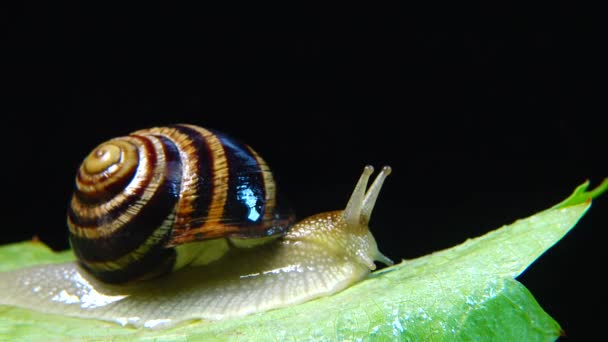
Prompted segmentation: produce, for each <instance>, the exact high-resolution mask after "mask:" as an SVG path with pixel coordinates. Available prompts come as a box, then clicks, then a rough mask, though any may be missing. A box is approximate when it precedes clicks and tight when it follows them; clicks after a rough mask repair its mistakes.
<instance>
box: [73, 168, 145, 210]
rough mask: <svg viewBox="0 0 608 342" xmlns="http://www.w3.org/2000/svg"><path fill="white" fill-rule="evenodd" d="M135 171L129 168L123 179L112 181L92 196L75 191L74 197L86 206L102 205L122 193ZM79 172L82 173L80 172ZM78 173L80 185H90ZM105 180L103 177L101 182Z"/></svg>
mask: <svg viewBox="0 0 608 342" xmlns="http://www.w3.org/2000/svg"><path fill="white" fill-rule="evenodd" d="M119 167H122V165H120V166H119ZM136 170H137V168H136V167H134V168H131V170H129V172H128V173H127V174H126V175H125V177H122V178H121V179H117V180H114V181H113V182H112V183H111V184H109V186H107V187H106V188H105V189H104V190H103V191H98V192H96V193H94V194H87V193H84V192H82V191H79V190H76V191H75V192H74V196H76V198H77V199H78V201H80V202H82V203H86V204H91V205H93V204H98V203H102V202H107V201H108V200H109V199H111V198H112V197H114V196H116V195H117V194H119V193H120V192H121V191H123V190H124V189H125V188H126V187H127V185H129V183H130V182H131V180H133V177H134V176H135V171H136ZM80 172H82V171H80ZM80 172H78V175H77V177H78V179H79V181H80V182H81V183H82V184H91V183H88V182H86V181H84V180H82V178H81V176H80ZM110 176H111V175H110ZM106 178H107V177H104V179H103V180H105V179H106ZM100 181H102V180H100Z"/></svg>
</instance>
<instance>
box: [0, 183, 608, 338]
mask: <svg viewBox="0 0 608 342" xmlns="http://www.w3.org/2000/svg"><path fill="white" fill-rule="evenodd" d="M587 186H588V183H585V184H583V185H581V186H579V187H578V188H577V189H576V190H575V192H574V193H573V195H571V196H570V197H569V198H568V199H566V200H565V201H563V202H561V203H560V204H558V205H556V206H554V207H552V208H550V209H548V210H545V211H542V212H540V213H537V214H536V215H534V216H531V217H529V218H526V219H522V220H518V221H516V222H514V223H513V224H511V225H508V226H504V227H502V228H500V229H497V230H495V231H492V232H490V233H488V234H486V235H483V236H481V237H478V238H475V239H470V240H467V241H466V242H464V243H463V244H461V245H458V246H455V247H453V248H450V249H447V250H443V251H440V252H436V253H432V254H430V255H426V256H424V257H421V258H418V259H413V260H406V261H402V262H401V263H399V264H398V265H395V266H393V267H389V268H386V269H383V270H381V271H378V272H375V273H373V274H372V275H371V276H370V278H369V279H367V280H365V281H363V282H361V283H359V284H357V285H355V286H352V287H350V288H348V289H346V290H344V291H342V292H340V293H338V294H336V295H333V296H330V297H326V298H321V299H317V300H313V301H310V302H308V303H304V304H301V305H297V306H293V307H289V308H285V309H279V310H273V311H269V312H266V313H260V314H255V315H250V316H247V317H244V318H241V319H234V320H227V321H221V322H215V323H206V322H194V323H188V324H184V325H182V326H178V327H175V328H171V329H168V330H160V331H158V330H145V329H141V330H137V329H133V328H126V327H121V326H118V325H116V324H112V323H107V322H99V321H92V320H83V319H77V318H69V317H63V316H58V315H49V314H42V313H37V312H34V311H29V310H25V309H20V308H14V307H7V306H0V340H5V339H6V340H15V339H27V340H65V339H79V340H80V339H103V340H107V339H112V340H118V341H120V340H157V339H158V340H162V341H184V340H190V339H196V340H198V339H200V340H207V341H224V340H315V341H316V340H321V341H322V340H339V341H343V340H367V339H370V340H420V339H424V340H433V341H453V340H480V339H484V340H525V341H529V340H541V341H544V340H548V341H551V340H555V339H556V338H557V337H558V336H559V335H560V331H561V330H560V326H559V325H558V324H557V323H556V322H555V321H554V320H553V319H552V318H551V317H550V316H549V315H548V314H547V313H545V312H544V310H543V309H542V308H541V307H540V306H539V304H538V303H537V302H536V301H535V299H534V297H533V296H532V294H530V292H529V291H528V290H527V289H526V288H525V287H524V286H523V285H522V284H521V283H519V282H518V281H516V280H515V279H514V278H515V277H516V276H518V275H519V274H520V273H521V272H523V271H524V270H525V269H526V268H527V267H528V266H529V265H530V264H531V263H532V262H534V260H535V259H536V258H538V257H539V256H540V255H542V254H543V253H544V252H545V251H546V250H547V249H548V248H550V247H551V246H552V245H553V244H555V243H556V242H557V241H559V240H560V239H561V238H562V237H563V236H564V235H565V234H566V233H567V232H568V231H569V230H570V229H571V228H572V227H574V225H576V223H577V222H578V220H579V219H580V218H581V217H582V216H583V215H584V214H585V212H586V211H587V210H588V208H589V207H590V206H591V201H590V198H593V197H597V196H598V195H599V194H600V193H601V192H603V191H605V190H606V189H607V188H608V182H606V181H605V182H604V183H602V185H601V186H600V187H599V188H598V189H599V190H598V189H596V190H594V191H591V192H586V189H587ZM71 258H72V256H71V254H70V253H68V252H62V253H54V252H52V251H51V250H49V249H48V248H45V247H44V245H42V244H40V243H32V242H24V243H18V244H13V245H8V246H3V247H0V260H2V264H1V265H0V271H8V270H11V269H15V268H19V267H26V266H30V265H33V264H36V263H50V262H62V261H65V260H67V259H71ZM0 277H2V274H0Z"/></svg>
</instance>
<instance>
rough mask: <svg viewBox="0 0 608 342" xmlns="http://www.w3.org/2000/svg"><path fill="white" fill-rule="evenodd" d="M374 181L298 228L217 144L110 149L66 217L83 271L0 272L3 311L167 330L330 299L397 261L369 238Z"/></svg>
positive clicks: (240, 147)
mask: <svg viewBox="0 0 608 342" xmlns="http://www.w3.org/2000/svg"><path fill="white" fill-rule="evenodd" d="M123 144H124V146H123ZM133 146H135V148H132V147H133ZM115 147H117V148H115ZM146 148H147V149H146ZM151 151H154V152H151ZM214 153H215V154H214ZM135 155H137V161H136V162H133V161H131V160H127V157H129V158H132V157H133V156H135ZM192 155H194V158H193V159H189V158H190V157H191V156H192ZM222 155H223V157H222ZM201 156H202V157H204V158H207V159H205V160H206V161H207V162H209V164H204V163H202V162H201V161H202V160H203V159H204V158H200V157H201ZM218 156H219V157H218ZM205 167H207V168H206V170H207V173H204V171H201V170H202V169H203V168H205ZM140 169H141V170H140ZM142 170H143V171H144V172H143V173H139V172H140V171H142ZM372 172H373V168H372V167H371V166H366V167H365V168H364V171H363V174H362V175H361V177H360V179H359V181H358V183H357V185H356V186H355V190H354V191H353V193H352V195H351V198H350V200H349V202H348V204H347V205H346V208H345V209H344V210H337V211H329V212H325V213H321V214H317V215H313V216H311V217H308V218H305V219H303V220H301V221H299V222H297V223H294V215H293V213H292V211H291V210H289V209H288V208H287V207H286V206H285V205H284V204H283V203H282V202H281V201H280V197H278V196H276V185H275V182H274V179H273V176H272V173H271V172H270V169H269V168H268V166H267V165H266V163H265V162H264V161H263V159H262V158H261V157H260V156H259V155H258V154H257V153H256V152H255V151H253V149H251V148H250V147H248V146H247V145H244V144H241V143H239V142H237V141H236V140H234V139H232V138H229V137H228V136H226V135H223V134H222V133H219V132H213V131H210V130H206V129H204V128H201V127H196V126H189V125H176V126H170V127H161V128H152V129H148V130H143V131H138V132H135V133H133V134H132V135H131V136H129V137H123V138H117V139H113V140H110V141H109V142H106V143H104V144H102V145H100V146H99V147H98V148H96V149H95V150H93V152H91V154H90V155H89V156H88V157H87V158H86V159H85V161H84V162H83V164H82V166H81V167H80V169H79V173H78V177H77V182H76V183H77V189H76V192H75V195H74V197H73V199H72V202H71V204H70V209H69V213H68V226H69V228H70V242H71V244H72V246H73V249H74V252H75V255H76V257H77V259H78V261H77V262H70V263H64V264H53V265H41V266H34V267H31V268H27V269H21V270H16V271H10V272H5V273H0V305H12V306H18V307H25V308H30V309H33V310H36V311H42V312H46V313H52V314H61V315H66V316H74V317H83V318H91V319H98V320H107V321H114V322H118V323H120V324H123V325H133V326H138V327H148V328H162V327H168V326H172V325H175V324H177V323H180V322H183V321H188V320H220V319H226V318H232V317H239V316H243V315H247V314H252V313H256V312H262V311H266V310H270V309H275V308H280V307H286V306H290V305H294V304H297V303H302V302H305V301H308V300H311V299H314V298H318V297H322V296H327V295H331V294H333V293H336V292H339V291H341V290H343V289H344V288H346V287H349V286H351V285H353V284H355V283H357V282H359V281H361V280H362V279H364V278H365V277H366V276H367V275H368V274H369V273H370V271H371V270H374V269H375V268H376V265H375V263H374V262H375V261H380V262H383V263H385V264H391V261H390V260H389V259H388V258H386V257H385V256H384V255H382V254H381V253H380V252H379V250H378V247H377V244H376V241H375V239H374V237H373V236H372V234H371V233H370V231H369V229H368V222H369V219H370V217H371V212H372V209H373V207H374V204H375V202H376V198H377V196H378V194H379V192H380V189H381V187H382V184H383V182H384V180H385V178H386V176H388V174H389V173H390V168H388V167H385V168H383V169H382V170H381V172H380V173H379V175H378V176H377V177H376V179H375V180H374V182H373V183H372V185H371V186H370V187H369V189H367V183H368V180H369V178H370V176H371V174H372ZM117 175H118V176H120V175H122V176H123V177H126V178H127V179H121V178H115V177H114V176H117ZM125 175H126V176H125ZM209 182H210V183H209ZM136 185H137V186H139V185H146V186H147V187H146V188H145V189H144V190H139V189H140V188H139V187H137V186H136ZM108 189H109V190H108ZM205 193H206V194H209V193H210V194H211V196H210V198H202V197H201V196H203V194H205ZM134 196H135V197H134ZM117 198H118V199H117ZM108 203H112V204H108ZM158 204H161V205H160V208H162V209H164V211H163V210H161V209H159V208H158V207H157V208H153V209H149V208H147V207H146V206H147V205H158ZM99 213H103V214H102V215H100V216H95V215H94V214H99ZM138 215H148V216H147V217H145V219H142V218H141V216H138ZM95 217H98V218H95ZM150 217H152V218H154V219H156V221H154V220H152V219H150ZM133 220H136V221H135V223H136V224H135V223H133ZM137 220H139V221H137ZM151 222H154V224H152V223H151ZM143 223H146V224H143ZM87 224H88V225H87ZM125 228H129V229H130V230H123V229H125ZM131 229H134V230H131ZM144 233H146V234H144ZM133 235H137V236H135V238H134V239H132V240H129V241H127V242H120V241H114V240H113V239H116V238H119V239H131V238H132V237H133ZM111 239H112V240H111ZM110 240H111V241H110ZM100 241H101V242H102V243H101V244H100V245H98V246H97V245H94V243H95V242H100ZM117 250H119V251H120V252H117ZM100 252H107V253H108V254H104V255H97V253H100Z"/></svg>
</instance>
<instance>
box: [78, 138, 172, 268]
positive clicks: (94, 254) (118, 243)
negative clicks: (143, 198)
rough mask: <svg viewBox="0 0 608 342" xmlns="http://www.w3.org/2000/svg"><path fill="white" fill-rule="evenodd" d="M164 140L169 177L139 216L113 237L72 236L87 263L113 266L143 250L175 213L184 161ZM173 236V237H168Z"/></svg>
mask: <svg viewBox="0 0 608 342" xmlns="http://www.w3.org/2000/svg"><path fill="white" fill-rule="evenodd" d="M161 139H162V140H163V148H164V150H165V158H166V160H167V161H168V162H167V164H166V165H167V169H166V170H165V171H164V172H167V174H166V177H165V178H164V179H163V180H162V181H161V182H162V183H161V184H160V185H159V187H158V189H157V190H156V192H155V194H154V195H153V196H152V198H150V200H149V201H148V203H146V204H145V205H144V206H143V208H141V210H140V211H139V213H138V214H137V215H136V216H134V217H133V219H132V220H131V221H129V222H127V223H126V224H125V225H124V226H123V227H121V228H120V229H119V230H117V231H116V232H115V234H112V235H111V236H107V237H101V238H97V239H93V240H90V239H87V238H85V237H79V236H76V235H74V234H70V242H71V244H72V248H73V249H74V252H75V254H76V255H77V256H78V257H79V258H80V259H81V260H84V262H85V263H86V262H110V261H113V260H116V259H118V258H120V257H122V256H124V255H126V254H128V253H130V252H132V251H133V250H135V249H137V248H138V247H140V246H141V245H142V244H143V243H144V242H145V241H146V240H147V239H148V238H149V237H150V236H151V235H152V233H154V231H156V230H157V229H158V228H159V227H160V226H161V225H162V223H163V221H165V219H166V218H167V217H168V216H169V215H170V214H171V213H172V212H173V210H174V209H175V205H176V203H177V200H178V198H179V187H180V184H181V172H180V171H181V161H180V157H179V152H178V150H177V147H176V146H175V145H174V144H173V143H172V142H171V141H169V140H168V139H166V138H161ZM167 235H169V234H167Z"/></svg>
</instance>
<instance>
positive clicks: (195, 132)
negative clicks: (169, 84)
mask: <svg viewBox="0 0 608 342" xmlns="http://www.w3.org/2000/svg"><path fill="white" fill-rule="evenodd" d="M275 188H276V187H275V183H274V179H273V176H272V173H271V171H270V169H269V168H268V166H267V165H266V163H265V162H264V160H263V159H262V158H261V157H260V156H259V155H258V154H257V153H256V152H255V151H254V150H253V149H251V148H250V147H249V146H247V145H245V144H242V143H240V142H238V141H236V140H235V139H233V138H230V137H228V136H226V135H224V134H223V133H220V132H214V131H210V130H207V129H204V128H201V127H197V126H191V125H174V126H168V127H156V128H150V129H145V130H140V131H136V132H134V133H132V134H131V135H129V136H125V137H119V138H115V139H112V140H109V141H107V142H105V143H102V144H101V145H99V146H98V147H97V148H95V149H94V150H93V151H92V152H91V153H90V154H89V155H88V156H87V157H86V158H85V159H84V161H83V163H82V164H81V166H80V168H79V170H78V174H77V177H76V189H75V192H74V195H73V197H72V200H71V203H70V206H69V210H68V227H69V232H70V243H71V245H72V248H73V249H74V252H75V254H76V256H77V257H78V259H79V261H80V263H81V264H82V265H83V266H84V267H85V268H87V269H88V270H89V271H91V272H92V273H93V274H94V275H96V276H97V277H98V278H99V279H101V280H104V281H107V282H124V281H128V280H133V279H141V278H150V277H154V276H156V275H159V274H162V273H166V272H169V271H171V270H172V269H173V268H174V266H175V261H176V253H177V252H176V249H175V248H174V247H175V246H178V245H182V244H185V243H188V242H193V241H202V240H208V239H215V238H223V237H241V238H258V237H266V236H271V235H276V234H280V233H282V232H284V231H285V230H286V229H287V228H288V227H289V226H290V225H291V223H292V222H293V215H292V213H291V212H290V211H289V210H288V208H286V207H285V206H283V205H279V204H278V203H277V199H276V189H275Z"/></svg>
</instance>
